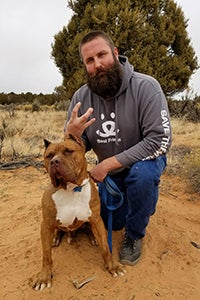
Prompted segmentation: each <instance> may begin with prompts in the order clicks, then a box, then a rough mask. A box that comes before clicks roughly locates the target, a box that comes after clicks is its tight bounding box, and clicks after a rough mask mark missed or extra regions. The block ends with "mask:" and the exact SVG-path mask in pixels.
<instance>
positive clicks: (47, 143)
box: [44, 139, 51, 149]
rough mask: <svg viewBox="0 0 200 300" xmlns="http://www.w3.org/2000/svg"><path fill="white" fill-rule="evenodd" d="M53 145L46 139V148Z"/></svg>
mask: <svg viewBox="0 0 200 300" xmlns="http://www.w3.org/2000/svg"><path fill="white" fill-rule="evenodd" d="M50 144H51V142H49V141H48V140H46V139H44V145H45V148H46V149H47V147H48V146H49V145H50Z"/></svg>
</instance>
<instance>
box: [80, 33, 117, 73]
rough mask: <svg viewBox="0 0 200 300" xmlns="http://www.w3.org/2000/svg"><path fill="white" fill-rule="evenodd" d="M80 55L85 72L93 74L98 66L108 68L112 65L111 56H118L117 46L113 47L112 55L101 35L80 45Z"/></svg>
mask: <svg viewBox="0 0 200 300" xmlns="http://www.w3.org/2000/svg"><path fill="white" fill-rule="evenodd" d="M81 55H82V59H83V63H84V65H85V68H86V71H87V73H88V74H90V75H95V74H96V71H97V70H99V68H101V69H103V68H109V67H111V66H112V65H113V63H114V57H113V56H115V57H116V58H118V51H117V48H115V49H114V55H113V53H112V50H111V48H110V47H109V45H108V44H107V43H106V41H105V40H104V39H103V38H101V37H97V38H96V39H94V40H92V41H90V42H87V43H86V44H84V45H83V46H82V48H81Z"/></svg>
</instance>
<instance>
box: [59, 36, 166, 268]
mask: <svg viewBox="0 0 200 300" xmlns="http://www.w3.org/2000/svg"><path fill="white" fill-rule="evenodd" d="M79 53H80V57H81V59H82V62H83V65H84V68H85V71H86V76H87V84H85V85H83V86H82V87H81V88H80V89H78V90H77V91H76V92H75V93H74V95H73V99H72V101H71V104H70V107H69V111H68V117H67V121H66V124H65V137H67V136H68V135H69V134H73V135H75V136H78V137H81V138H82V139H83V141H84V143H85V146H86V151H88V150H91V149H93V151H94V152H95V153H96V155H97V159H98V163H97V165H96V166H95V167H94V168H93V169H92V170H91V171H90V175H91V177H92V178H93V179H94V180H95V181H96V182H98V183H99V185H100V187H101V184H103V182H104V180H105V178H106V177H107V176H108V175H109V176H110V178H112V180H113V182H114V183H115V184H116V186H117V187H118V189H119V190H120V191H121V193H122V194H123V195H124V197H123V198H124V199H123V200H124V201H123V204H122V205H121V206H120V207H119V208H118V209H116V210H115V211H114V212H113V224H112V229H113V230H121V229H122V228H124V237H123V241H122V244H121V248H120V251H119V257H120V261H121V263H122V264H128V265H134V264H135V263H136V262H137V261H138V260H139V258H140V256H141V252H142V239H143V238H144V236H145V234H146V227H147V225H148V223H149V219H150V217H151V215H152V214H154V212H155V210H156V204H157V201H158V194H159V193H158V192H159V182H160V177H161V175H162V173H163V171H164V169H165V167H166V154H167V152H168V150H169V148H170V145H171V125H170V117H169V111H168V107H167V101H166V98H165V95H164V93H163V91H162V88H161V87H160V84H159V83H158V81H157V80H156V79H154V78H153V77H151V76H148V75H145V74H141V73H138V72H135V71H134V68H133V66H132V65H131V64H130V63H129V61H128V58H127V57H125V56H122V55H119V54H118V50H117V48H116V47H115V46H114V43H113V41H112V39H111V38H110V36H109V35H107V34H106V33H105V32H103V31H92V32H89V33H88V34H87V35H86V36H84V37H83V39H82V40H81V42H80V46H79ZM104 195H105V194H104ZM100 196H102V195H101V193H100ZM103 200H104V199H102V202H101V216H102V218H103V221H104V223H105V226H106V227H107V226H108V209H107V207H106V205H105V203H104V201H103Z"/></svg>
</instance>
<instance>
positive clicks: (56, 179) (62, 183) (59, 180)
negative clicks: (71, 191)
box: [51, 176, 66, 188]
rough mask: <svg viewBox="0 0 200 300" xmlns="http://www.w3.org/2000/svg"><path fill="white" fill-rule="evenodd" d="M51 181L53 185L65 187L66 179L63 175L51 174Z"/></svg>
mask: <svg viewBox="0 0 200 300" xmlns="http://www.w3.org/2000/svg"><path fill="white" fill-rule="evenodd" d="M51 182H52V184H53V186H54V187H61V186H62V187H64V188H66V181H65V179H64V178H63V177H60V176H52V177H51Z"/></svg>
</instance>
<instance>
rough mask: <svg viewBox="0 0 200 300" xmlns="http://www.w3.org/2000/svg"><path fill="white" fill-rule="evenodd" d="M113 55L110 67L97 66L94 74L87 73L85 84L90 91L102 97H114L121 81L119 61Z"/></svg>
mask: <svg viewBox="0 0 200 300" xmlns="http://www.w3.org/2000/svg"><path fill="white" fill-rule="evenodd" d="M113 57H114V62H113V64H112V65H111V66H110V67H104V68H102V67H101V68H99V69H98V70H97V71H96V73H95V74H94V75H91V74H88V73H87V72H86V74H87V84H88V86H89V88H90V89H91V91H92V92H94V93H96V94H97V95H99V96H101V97H102V98H104V99H107V98H112V97H114V96H115V95H116V94H117V92H118V91H119V89H120V86H121V83H122V69H121V65H120V63H119V61H118V60H117V59H116V57H115V56H113Z"/></svg>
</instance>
